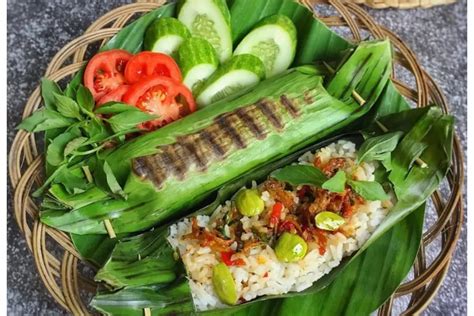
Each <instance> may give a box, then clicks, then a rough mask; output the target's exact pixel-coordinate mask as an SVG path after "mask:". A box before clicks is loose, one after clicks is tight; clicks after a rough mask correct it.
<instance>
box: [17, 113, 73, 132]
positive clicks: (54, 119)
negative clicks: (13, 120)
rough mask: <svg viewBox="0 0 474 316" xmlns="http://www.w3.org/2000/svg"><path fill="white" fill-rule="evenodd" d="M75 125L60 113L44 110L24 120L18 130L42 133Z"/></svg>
mask: <svg viewBox="0 0 474 316" xmlns="http://www.w3.org/2000/svg"><path fill="white" fill-rule="evenodd" d="M73 123H74V121H73V120H71V119H68V118H66V117H64V116H62V115H61V114H59V113H58V112H56V111H53V110H50V109H46V108H43V109H41V110H38V111H36V112H34V113H33V114H32V115H31V116H29V117H27V118H26V119H24V120H23V121H22V122H21V123H20V125H18V127H17V128H18V129H24V130H27V131H28V132H41V131H46V130H50V129H55V128H60V127H66V126H70V125H71V124H73Z"/></svg>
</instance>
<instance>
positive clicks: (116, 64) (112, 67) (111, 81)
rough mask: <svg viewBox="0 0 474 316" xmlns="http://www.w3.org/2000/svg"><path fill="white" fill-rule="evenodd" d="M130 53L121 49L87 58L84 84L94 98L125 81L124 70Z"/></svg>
mask: <svg viewBox="0 0 474 316" xmlns="http://www.w3.org/2000/svg"><path fill="white" fill-rule="evenodd" d="M132 56H133V55H132V54H130V53H129V52H127V51H126V50H123V49H114V50H109V51H106V52H102V53H98V54H97V55H95V56H94V57H92V58H91V60H89V63H88V64H87V67H86V70H85V71H84V85H85V86H86V87H87V88H89V90H90V91H91V93H92V95H93V96H94V100H96V101H97V100H99V99H100V98H101V97H103V96H104V95H106V94H107V93H109V92H110V91H112V90H114V89H116V88H118V87H119V86H120V85H123V84H124V83H125V77H124V71H125V66H126V65H127V63H128V61H129V60H130V58H132Z"/></svg>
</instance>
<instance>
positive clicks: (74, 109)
mask: <svg viewBox="0 0 474 316" xmlns="http://www.w3.org/2000/svg"><path fill="white" fill-rule="evenodd" d="M53 95H54V97H55V98H56V105H57V107H58V112H59V113H61V114H62V115H64V116H65V117H70V118H77V119H79V120H80V119H81V113H80V112H79V105H77V103H76V101H74V100H73V99H71V98H69V97H66V96H64V95H60V94H57V93H53Z"/></svg>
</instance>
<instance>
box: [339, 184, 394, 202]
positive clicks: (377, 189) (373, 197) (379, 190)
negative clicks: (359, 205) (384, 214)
mask: <svg viewBox="0 0 474 316" xmlns="http://www.w3.org/2000/svg"><path fill="white" fill-rule="evenodd" d="M347 183H348V184H349V185H350V186H351V187H352V188H353V189H354V191H356V193H357V194H359V195H360V196H362V197H363V198H364V199H366V200H368V201H378V200H380V201H385V200H387V199H388V198H389V196H388V195H387V193H385V191H384V189H383V187H382V185H381V184H380V183H378V182H375V181H355V180H349V181H347Z"/></svg>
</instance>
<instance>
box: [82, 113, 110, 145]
mask: <svg viewBox="0 0 474 316" xmlns="http://www.w3.org/2000/svg"><path fill="white" fill-rule="evenodd" d="M82 129H83V130H84V132H85V133H86V134H87V136H89V141H90V142H98V141H101V140H104V139H106V138H107V137H109V136H111V135H112V134H111V132H110V131H109V129H107V127H105V125H104V123H102V121H101V120H99V119H97V118H96V119H92V120H89V121H87V122H86V123H85V124H84V125H83V126H82Z"/></svg>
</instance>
